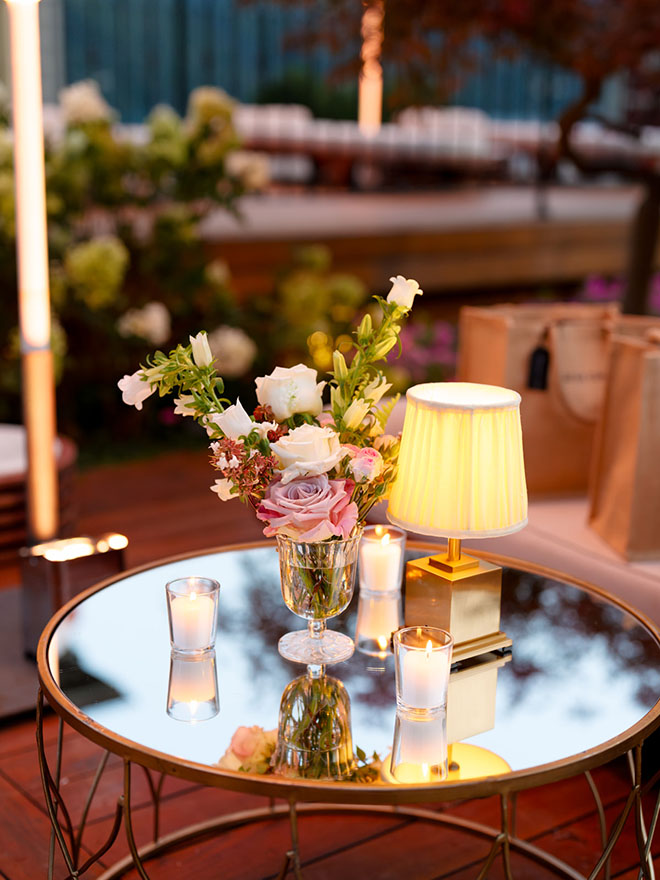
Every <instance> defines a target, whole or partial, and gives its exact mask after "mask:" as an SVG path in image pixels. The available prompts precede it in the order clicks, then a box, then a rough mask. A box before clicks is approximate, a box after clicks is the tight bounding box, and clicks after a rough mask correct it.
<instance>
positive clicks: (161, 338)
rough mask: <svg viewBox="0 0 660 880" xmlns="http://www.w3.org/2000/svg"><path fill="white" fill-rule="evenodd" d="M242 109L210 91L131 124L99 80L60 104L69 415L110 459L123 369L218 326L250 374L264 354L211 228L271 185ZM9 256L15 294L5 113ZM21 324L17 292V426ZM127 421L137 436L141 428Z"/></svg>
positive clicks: (2, 248) (12, 386)
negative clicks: (242, 133)
mask: <svg viewBox="0 0 660 880" xmlns="http://www.w3.org/2000/svg"><path fill="white" fill-rule="evenodd" d="M1 103H2V97H1V95H0V105H1ZM233 109H234V102H233V101H232V99H231V98H230V97H229V96H228V95H226V94H225V93H224V92H223V91H222V90H220V89H215V88H209V87H202V88H198V89H195V90H194V91H193V92H192V93H191V94H190V97H189V102H188V108H187V112H186V114H185V116H183V117H180V116H178V115H177V114H176V113H175V112H174V111H173V110H172V109H171V108H168V107H164V106H161V107H156V108H155V109H154V110H153V112H152V113H151V114H150V116H149V117H148V118H147V119H146V120H145V122H144V124H143V125H142V126H140V127H127V126H121V125H120V124H119V121H118V118H117V114H116V113H115V112H114V111H113V110H112V108H111V107H109V105H108V104H107V102H106V101H105V99H104V97H103V95H102V94H101V91H100V90H99V87H98V85H97V84H96V83H94V82H92V81H85V82H82V83H76V84H74V85H72V86H69V87H68V88H66V89H64V90H62V92H61V93H60V95H59V102H58V104H57V105H53V106H48V107H46V112H45V130H46V177H47V211H48V233H49V257H50V288H51V300H52V305H53V318H54V321H53V328H54V336H53V340H52V345H53V350H54V353H55V356H56V360H57V364H56V367H57V372H58V377H59V378H60V380H61V387H62V390H61V393H60V394H59V395H58V409H59V411H58V422H59V424H60V426H61V428H62V429H63V430H64V431H65V432H66V433H67V434H69V435H71V436H73V437H74V438H75V439H76V440H78V441H79V442H82V443H84V442H89V444H90V449H91V447H93V446H96V453H95V455H96V456H98V454H99V447H100V446H101V444H102V442H103V433H104V426H105V425H106V424H108V423H109V422H112V423H114V424H116V423H117V420H118V419H119V418H120V417H121V415H122V414H121V412H120V411H119V410H118V407H117V398H116V395H115V394H114V389H113V388H112V384H114V383H113V380H114V377H115V376H116V375H117V374H118V373H120V372H121V371H123V370H126V369H128V368H129V365H131V364H132V363H134V362H135V361H136V360H137V359H141V358H142V357H144V355H145V354H146V352H148V351H149V350H150V348H151V347H152V346H160V345H163V344H166V343H167V342H168V340H169V339H170V338H172V337H174V338H175V339H176V338H185V337H184V334H189V333H191V332H193V331H194V330H195V329H196V328H197V327H199V326H200V322H201V321H205V322H206V321H208V322H209V329H210V330H213V329H214V328H217V329H218V330H221V331H222V333H217V334H216V336H217V337H219V338H218V339H217V343H216V344H217V345H218V346H222V347H223V348H225V349H226V348H227V347H228V346H229V347H230V348H231V349H233V351H234V352H236V351H238V350H242V351H243V356H242V358H234V359H233V360H232V363H233V364H235V369H239V368H242V369H244V370H248V369H249V368H250V366H251V361H252V359H254V357H255V348H254V343H253V342H252V340H251V339H249V338H248V336H247V335H246V333H245V332H244V329H245V322H243V321H242V320H241V317H242V316H241V314H240V308H239V306H238V304H237V302H236V300H235V298H234V296H233V294H232V292H231V289H230V278H229V271H228V269H227V266H226V265H225V264H224V263H223V262H222V261H221V260H220V259H215V260H214V259H212V258H209V254H208V253H207V250H206V246H205V242H204V240H203V238H202V231H201V227H200V224H201V222H202V221H203V219H204V218H205V217H206V216H207V215H209V214H210V213H211V212H212V211H217V210H228V211H231V212H232V213H237V208H238V204H239V201H240V198H241V197H242V196H243V194H245V193H246V192H250V191H253V190H255V189H256V190H258V189H261V188H263V187H264V185H265V184H266V183H267V165H266V160H265V159H264V157H263V156H261V155H256V154H254V153H246V152H245V151H243V150H241V149H240V143H239V138H238V136H237V133H236V130H235V128H234V125H233V121H232V115H233ZM0 110H1V107H0ZM0 254H1V255H2V257H3V259H2V261H1V262H0V267H1V268H0V279H1V280H2V284H3V286H4V287H5V288H6V289H7V290H15V289H16V269H15V223H14V182H13V142H12V137H11V132H10V130H9V128H8V127H7V123H6V120H5V119H4V118H2V113H1V112H0ZM17 323H18V314H17V299H16V297H9V299H8V302H7V307H6V308H5V309H3V312H2V315H1V316H0V362H1V366H2V369H0V419H2V420H4V421H13V420H17V419H20V394H19V392H20V353H19V348H20V346H19V341H18V329H17ZM242 327H243V329H241V328H242ZM232 331H234V332H232ZM228 337H229V339H228ZM210 341H212V340H210ZM99 350H102V351H103V352H104V357H103V359H101V360H99V358H98V352H99ZM225 375H226V376H227V377H228V378H229V377H230V370H229V369H228V370H227V372H226V373H225ZM92 377H93V378H92ZM106 380H107V381H106ZM166 415H167V416H169V415H170V412H169V410H168V411H167V413H166V414H165V413H163V412H161V411H156V410H154V413H153V416H152V418H151V420H150V424H149V426H148V429H149V430H148V433H149V434H151V435H152V437H154V436H155V437H158V436H160V435H161V434H162V430H161V429H162V425H161V420H164V419H165V416H166ZM121 428H122V430H123V433H124V435H125V436H130V429H131V426H130V423H128V422H127V421H125V422H124V423H123V424H122V426H121ZM143 429H144V425H143Z"/></svg>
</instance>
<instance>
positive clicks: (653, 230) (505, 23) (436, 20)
mask: <svg viewBox="0 0 660 880" xmlns="http://www.w3.org/2000/svg"><path fill="white" fill-rule="evenodd" d="M369 2H372V0H367V2H365V3H363V4H356V3H353V2H352V0H324V6H323V10H324V18H323V19H322V20H317V21H316V22H315V27H314V33H313V34H312V33H311V32H310V33H309V34H308V36H309V37H310V38H311V39H314V40H316V41H318V42H321V43H325V44H328V45H329V47H330V49H331V51H332V52H340V50H341V47H342V45H343V44H344V43H345V41H346V39H347V38H348V37H349V36H350V37H354V36H355V34H359V33H360V21H361V18H362V14H363V12H364V9H365V7H366V6H368V4H369ZM314 5H315V7H316V8H317V9H318V8H319V6H320V4H319V3H318V2H316V0H315V3H314ZM483 41H487V43H488V44H489V45H490V46H491V47H492V49H493V51H494V52H496V53H499V54H500V55H503V56H505V57H514V56H515V55H517V54H521V53H526V52H532V53H533V55H534V56H535V57H536V58H538V59H539V60H540V61H542V62H544V63H546V64H547V65H548V66H549V67H550V68H551V69H552V68H560V69H563V70H564V71H569V72H571V73H573V74H574V75H576V76H577V77H578V78H579V80H580V83H581V89H580V91H579V94H578V96H577V98H575V99H574V100H571V101H570V102H569V103H567V104H566V105H565V106H564V107H563V109H562V110H561V112H560V115H559V117H558V119H557V122H558V126H559V137H558V139H557V142H556V143H555V144H547V145H545V146H544V148H543V150H542V151H541V155H540V156H539V160H540V163H541V171H542V173H545V174H549V173H550V172H551V171H552V169H553V168H554V167H555V166H556V163H557V161H558V160H559V159H560V158H561V157H565V158H568V159H570V161H571V162H572V163H573V164H574V165H575V166H576V167H577V168H578V169H579V171H580V172H581V173H582V174H583V175H587V176H597V175H603V174H613V175H617V176H619V177H621V178H623V179H625V180H629V181H633V182H635V183H638V184H639V185H640V186H641V187H642V197H641V199H640V203H639V206H638V209H637V212H636V215H635V217H634V220H633V223H632V228H631V233H630V247H629V257H628V266H627V272H626V284H625V291H624V297H623V309H624V311H626V312H634V313H644V312H646V311H647V296H648V290H649V283H650V280H651V276H652V268H653V261H654V256H655V251H656V246H657V238H658V231H659V229H660V166H659V165H658V163H657V161H656V160H655V159H653V160H651V159H648V158H646V157H644V156H643V155H636V154H635V151H634V150H630V151H627V150H626V151H621V150H617V149H615V148H613V149H612V150H611V151H605V152H604V151H602V150H601V151H599V153H598V155H597V156H593V155H588V154H587V153H586V152H585V151H581V150H580V149H578V148H577V147H576V146H575V144H574V141H573V138H572V134H573V132H574V129H575V126H576V124H577V123H578V122H580V121H582V120H584V119H587V118H596V117H595V114H594V105H595V103H596V102H597V100H598V98H599V96H600V95H601V93H602V91H603V89H604V87H605V86H606V84H607V83H608V82H610V81H611V79H612V77H614V76H616V75H619V76H623V77H625V80H626V84H627V87H628V89H629V92H630V94H631V97H632V98H633V99H634V100H633V101H632V102H630V101H629V102H628V106H629V107H630V109H629V111H628V112H627V114H626V117H625V118H621V119H603V118H602V117H598V121H599V122H600V123H601V124H605V125H606V126H608V127H610V128H612V129H614V130H616V131H617V132H620V133H624V134H626V135H628V136H629V137H630V138H631V139H633V140H635V139H639V138H640V136H641V134H642V129H643V126H644V125H648V124H650V123H653V124H658V123H659V122H660V48H659V47H660V4H658V3H657V2H656V0H596V2H594V0H545V2H542V3H540V2H538V0H443V2H442V3H428V2H427V0H388V2H387V3H386V4H385V23H384V41H383V60H384V62H385V64H387V65H389V68H390V71H392V70H394V71H395V72H396V73H395V76H394V77H393V79H394V83H392V82H391V83H390V89H389V95H390V100H391V101H392V102H393V104H394V105H397V106H409V105H411V104H413V105H414V104H417V105H419V104H425V103H435V104H438V103H440V104H442V103H445V102H446V101H447V100H448V99H449V98H450V97H451V95H452V94H454V93H455V92H456V90H457V89H458V87H459V86H460V83H461V82H462V80H463V78H464V77H465V76H467V75H469V74H470V73H473V72H474V70H475V68H476V66H477V65H478V64H479V63H481V62H482V61H483V58H484V56H483V52H482V51H481V49H482V47H483ZM358 66H359V60H358V59H357V58H355V59H354V60H353V61H351V62H349V63H347V64H346V63H344V64H343V65H342V66H341V69H340V71H339V72H341V73H344V74H350V75H352V76H355V75H356V74H357V72H358Z"/></svg>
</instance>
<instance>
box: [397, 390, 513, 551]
mask: <svg viewBox="0 0 660 880" xmlns="http://www.w3.org/2000/svg"><path fill="white" fill-rule="evenodd" d="M406 398H407V407H406V417H405V422H404V426H403V435H402V438H401V449H400V452H399V471H398V476H397V479H396V482H395V483H394V486H393V487H392V491H391V493H390V502H389V507H388V511H387V514H388V517H389V518H390V520H391V521H392V522H393V523H394V524H395V525H398V526H401V527H402V528H405V529H409V530H410V531H416V532H421V533H422V534H425V535H436V536H442V537H447V538H487V537H494V536H497V535H507V534H510V533H511V532H516V531H518V529H521V528H522V527H523V526H524V525H526V523H527V487H526V484H525V469H524V462H523V453H522V434H521V429H520V411H519V407H520V395H519V394H518V393H517V392H515V391H510V390H508V389H506V388H498V387H496V386H492V385H477V384H472V383H467V382H438V383H429V384H426V385H417V386H415V387H414V388H411V389H410V390H409V391H408V393H407V395H406Z"/></svg>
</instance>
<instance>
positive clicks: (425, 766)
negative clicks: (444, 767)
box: [422, 764, 431, 779]
mask: <svg viewBox="0 0 660 880" xmlns="http://www.w3.org/2000/svg"><path fill="white" fill-rule="evenodd" d="M430 776H431V774H430V772H429V765H428V764H422V777H423V778H424V779H429V778H430Z"/></svg>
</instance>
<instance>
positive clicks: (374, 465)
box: [348, 446, 383, 483]
mask: <svg viewBox="0 0 660 880" xmlns="http://www.w3.org/2000/svg"><path fill="white" fill-rule="evenodd" d="M348 469H349V471H350V472H351V473H352V474H353V476H354V477H355V479H356V481H357V482H358V483H361V482H362V481H363V480H365V481H366V482H368V483H370V482H371V481H372V480H375V479H376V477H379V476H380V475H381V474H382V472H383V456H382V455H381V454H380V452H378V450H377V449H374V448H373V447H372V446H366V447H365V448H364V449H360V450H359V451H358V453H357V455H356V456H355V457H354V458H352V459H351V460H350V462H349V464H348Z"/></svg>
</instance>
